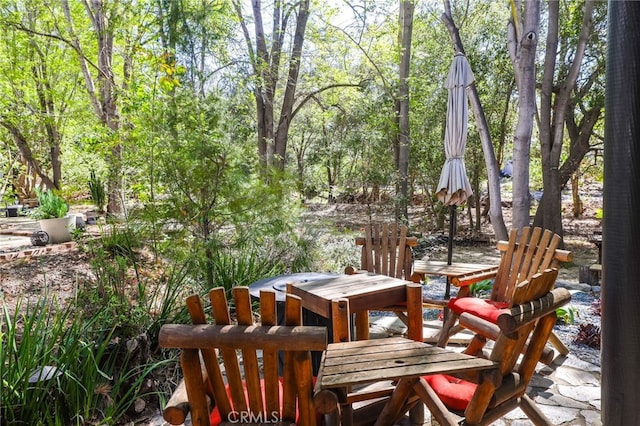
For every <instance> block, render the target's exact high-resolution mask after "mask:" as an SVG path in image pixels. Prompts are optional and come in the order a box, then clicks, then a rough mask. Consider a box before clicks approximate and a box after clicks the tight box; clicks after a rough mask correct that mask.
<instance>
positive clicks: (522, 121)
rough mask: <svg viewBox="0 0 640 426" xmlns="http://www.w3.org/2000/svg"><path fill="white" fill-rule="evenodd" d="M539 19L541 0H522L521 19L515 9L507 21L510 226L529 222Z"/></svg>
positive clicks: (514, 226)
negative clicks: (511, 95) (512, 103)
mask: <svg viewBox="0 0 640 426" xmlns="http://www.w3.org/2000/svg"><path fill="white" fill-rule="evenodd" d="M539 23H540V1H538V0H529V1H525V2H524V19H522V20H521V19H520V18H519V16H518V11H515V13H514V15H512V19H511V20H510V22H509V53H510V55H511V60H512V63H513V68H514V71H515V74H516V84H517V87H518V107H519V108H518V123H517V125H516V129H515V135H514V141H513V178H512V179H513V195H512V200H513V202H512V227H513V228H517V229H519V228H523V227H525V226H528V225H529V222H530V217H529V210H530V206H531V198H530V194H529V161H530V155H531V134H532V132H533V119H534V114H535V102H536V100H535V84H536V67H535V57H536V46H537V45H538V30H539Z"/></svg>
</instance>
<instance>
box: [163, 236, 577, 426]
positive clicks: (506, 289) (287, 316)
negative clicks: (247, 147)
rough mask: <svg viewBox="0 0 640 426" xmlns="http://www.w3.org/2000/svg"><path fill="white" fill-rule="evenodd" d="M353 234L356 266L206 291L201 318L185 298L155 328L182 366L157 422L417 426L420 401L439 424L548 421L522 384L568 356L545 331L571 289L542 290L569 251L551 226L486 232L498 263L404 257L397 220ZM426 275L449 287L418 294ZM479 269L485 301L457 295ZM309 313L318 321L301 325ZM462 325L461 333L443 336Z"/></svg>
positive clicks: (196, 304) (407, 250) (405, 242)
mask: <svg viewBox="0 0 640 426" xmlns="http://www.w3.org/2000/svg"><path fill="white" fill-rule="evenodd" d="M356 244H358V245H359V246H361V247H362V258H361V264H360V265H359V267H355V268H354V267H348V268H346V269H345V273H343V274H325V273H322V274H320V273H318V274H315V273H309V274H306V275H302V276H299V275H297V274H292V275H291V276H287V277H280V278H273V279H266V280H263V281H262V282H260V283H257V285H256V286H253V285H252V286H249V287H235V288H233V289H232V291H231V297H232V299H233V302H231V303H230V301H229V300H228V299H227V297H228V295H227V294H226V292H225V290H224V289H223V288H222V287H220V288H215V289H213V290H212V291H211V292H210V293H209V299H210V301H209V302H210V304H211V312H212V317H213V318H212V321H209V320H208V319H207V318H206V316H205V313H204V312H205V309H204V308H203V304H202V302H201V299H200V297H199V296H191V297H189V298H188V299H187V308H188V310H189V313H190V315H191V320H192V324H168V325H165V326H163V327H162V330H161V332H160V345H161V346H163V347H167V348H180V349H181V366H182V372H183V375H184V379H183V381H182V382H181V383H180V385H179V386H178V387H177V389H176V390H175V392H174V394H173V395H172V397H171V399H170V400H169V401H168V402H167V404H166V406H165V409H164V417H165V419H166V420H167V421H168V422H169V423H171V424H176V425H179V424H183V423H184V422H185V420H186V419H190V420H189V421H190V422H191V424H193V425H210V424H211V425H214V424H215V425H217V424H291V425H294V424H295V425H320V424H327V425H334V424H345V425H365V424H375V425H394V424H397V422H399V421H400V419H402V418H403V417H406V416H408V417H409V419H410V422H411V424H424V413H425V406H426V408H427V409H428V410H429V412H430V413H431V417H432V418H433V419H434V420H435V421H437V422H438V423H439V424H441V425H445V424H446V425H457V424H490V423H492V422H494V421H496V420H498V419H500V418H501V417H503V416H504V415H505V414H507V413H508V412H510V411H512V410H514V409H515V408H518V407H519V408H521V409H522V411H523V412H524V413H525V414H526V415H527V416H528V417H529V419H530V420H531V421H532V422H533V423H534V424H536V425H548V424H551V423H550V421H549V420H548V419H547V418H546V417H545V415H544V414H543V412H542V411H541V410H540V409H539V408H538V406H537V405H536V403H535V401H534V400H533V398H531V397H530V396H529V395H527V393H526V390H527V386H528V384H529V382H530V380H531V378H532V377H533V375H534V374H535V372H536V368H537V366H538V364H539V363H546V364H549V363H550V362H552V360H553V359H554V356H555V354H556V352H558V353H560V354H566V353H567V352H568V349H567V348H566V347H565V346H564V345H563V343H562V342H561V341H560V340H559V339H558V338H556V337H555V335H554V334H553V326H554V324H555V321H556V309H557V308H559V307H560V306H563V305H565V304H566V303H568V301H569V300H570V297H571V296H570V294H569V292H568V291H567V290H566V289H564V288H555V282H556V278H557V275H558V269H557V268H558V265H559V262H566V261H570V260H571V253H570V252H567V251H564V250H561V249H560V237H559V236H557V235H554V234H553V233H552V232H550V231H543V230H541V229H539V228H533V229H530V228H524V229H521V230H519V231H516V230H513V231H512V232H511V233H510V235H509V240H508V241H503V242H498V245H497V248H498V250H499V251H500V253H501V261H500V263H499V264H498V265H485V264H463V263H451V264H448V263H447V262H434V261H428V260H415V259H413V254H412V247H415V245H416V239H415V237H411V236H407V228H406V227H405V226H401V225H397V224H379V225H370V226H367V227H366V228H365V232H364V235H363V237H361V238H358V239H356ZM428 275H441V276H444V277H446V279H447V284H448V285H449V284H450V285H453V286H454V287H456V288H457V289H458V291H457V294H456V295H455V297H452V298H449V297H442V298H430V297H426V296H424V292H423V287H424V286H428V285H429V284H428V279H425V277H426V276H428ZM487 279H490V280H492V281H493V286H492V290H491V295H490V296H489V297H488V298H479V297H476V296H474V295H473V294H472V293H471V292H470V291H469V286H470V285H471V284H473V283H476V282H479V281H481V280H487ZM447 293H448V289H447ZM443 296H444V295H443ZM447 296H448V294H447ZM257 302H259V303H257ZM258 304H259V308H256V305H258ZM434 307H437V308H439V309H442V310H443V313H444V315H443V316H444V321H443V322H442V328H441V329H440V330H439V332H438V334H437V335H436V336H435V337H434V336H425V334H424V328H423V323H424V319H423V318H424V315H423V312H424V310H425V309H427V308H434ZM256 309H257V310H256ZM371 311H392V312H394V313H395V314H396V315H397V316H398V318H400V320H401V321H402V322H403V323H404V325H405V330H406V332H405V333H404V334H402V335H391V336H383V337H374V336H371V335H370V332H369V330H370V312H371ZM310 317H317V318H322V319H323V321H324V322H320V323H316V322H313V321H311V322H312V324H313V325H310V324H309V322H310V321H308V319H309V318H310ZM318 324H322V325H318ZM463 329H464V330H467V335H468V336H469V337H468V339H466V340H465V341H464V342H463V343H456V344H455V345H454V344H452V343H451V342H450V339H451V337H452V336H453V335H455V334H456V333H458V332H459V331H460V330H463ZM314 359H316V360H317V362H314ZM188 416H190V417H188Z"/></svg>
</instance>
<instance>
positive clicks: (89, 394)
mask: <svg viewBox="0 0 640 426" xmlns="http://www.w3.org/2000/svg"><path fill="white" fill-rule="evenodd" d="M21 308H22V304H21V303H18V304H17V307H16V312H19V311H21ZM77 308H78V307H77V306H74V307H73V309H59V307H58V306H57V304H56V303H55V301H50V300H47V299H46V298H43V299H42V300H40V301H39V302H37V303H36V304H34V305H28V306H27V307H26V309H25V311H24V314H17V315H14V314H13V312H12V311H10V310H9V308H8V306H7V305H5V304H3V309H2V318H0V337H1V338H2V351H0V372H1V379H2V399H0V416H1V418H2V420H3V424H4V423H6V424H16V425H18V424H24V425H45V424H46V425H60V426H66V425H70V424H78V425H81V424H113V423H114V422H115V420H116V419H121V418H123V415H124V413H125V412H126V411H127V410H128V409H129V407H130V406H131V405H132V404H133V403H134V401H135V397H136V396H140V395H136V392H139V390H140V389H141V384H142V383H143V382H144V380H146V378H147V377H148V375H149V374H150V373H151V372H152V371H153V370H154V369H155V368H158V367H160V366H161V365H162V363H161V362H158V363H155V364H147V365H140V366H138V367H135V368H134V369H133V370H128V369H127V368H122V367H123V366H126V365H127V364H128V362H129V359H128V356H129V355H128V351H127V349H126V348H125V347H124V342H122V343H114V341H113V340H112V337H114V336H113V334H112V331H111V330H109V329H108V328H106V327H105V324H103V323H100V322H99V320H100V319H101V318H103V317H102V316H98V317H95V318H81V317H79V316H78V315H76V314H75V313H74V312H77ZM103 327H104V328H103ZM101 330H102V331H101ZM133 372H135V373H136V374H135V375H134V374H133Z"/></svg>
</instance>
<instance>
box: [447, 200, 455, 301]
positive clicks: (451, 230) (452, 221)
mask: <svg viewBox="0 0 640 426" xmlns="http://www.w3.org/2000/svg"><path fill="white" fill-rule="evenodd" d="M449 212H450V217H449V240H448V241H447V265H451V261H452V258H453V236H454V235H455V233H456V205H455V204H452V205H450V206H449ZM450 296H451V283H450V282H449V277H447V286H446V287H445V291H444V298H445V299H447V300H448V299H449V297H450Z"/></svg>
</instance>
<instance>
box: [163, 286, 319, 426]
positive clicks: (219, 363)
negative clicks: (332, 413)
mask: <svg viewBox="0 0 640 426" xmlns="http://www.w3.org/2000/svg"><path fill="white" fill-rule="evenodd" d="M232 292H233V298H234V305H233V306H234V312H235V319H234V320H233V321H232V317H231V314H230V309H229V305H228V304H227V299H226V296H225V290H224V288H221V287H219V288H214V289H213V290H211V292H210V293H209V298H210V300H211V306H212V311H213V319H214V321H215V325H212V324H206V319H205V314H204V310H203V308H202V304H201V302H200V298H199V297H198V296H191V297H189V298H187V308H188V310H189V313H190V315H191V319H192V322H193V324H192V325H179V324H168V325H164V326H163V327H162V328H161V330H160V336H159V343H160V346H161V347H165V348H181V349H182V354H181V357H180V362H181V365H182V371H183V373H184V380H183V382H182V383H181V384H180V385H179V386H178V388H177V389H176V391H175V392H174V394H173V395H172V396H171V399H170V400H169V402H168V403H167V406H166V407H165V409H164V412H163V416H164V418H165V420H167V421H168V422H169V423H171V424H174V425H178V424H182V423H184V421H185V418H186V416H187V414H188V413H189V412H190V413H191V424H193V425H198V426H204V425H218V424H228V425H231V424H246V423H247V422H248V423H253V424H256V423H265V424H266V423H277V424H291V425H293V424H297V425H312V426H313V425H316V424H318V417H317V412H316V409H315V405H314V402H313V387H314V383H313V377H312V366H311V355H310V351H322V350H324V349H325V348H326V346H327V329H326V328H325V327H309V326H302V305H301V300H300V298H298V297H296V296H293V295H289V294H288V295H286V301H285V322H286V325H284V326H278V325H276V324H277V315H276V296H275V292H274V291H268V290H265V291H261V293H260V319H261V323H259V324H254V319H253V312H252V309H251V298H250V295H249V288H248V287H235V288H234V289H233V291H232ZM279 351H283V352H284V362H283V375H282V377H279V372H278V370H279V366H278V358H279V357H278V352H279ZM260 353H261V355H260Z"/></svg>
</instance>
